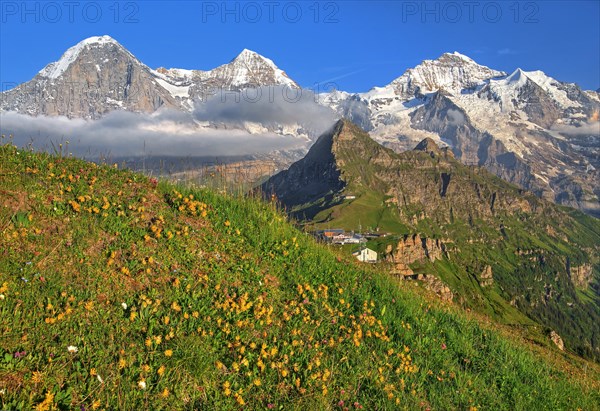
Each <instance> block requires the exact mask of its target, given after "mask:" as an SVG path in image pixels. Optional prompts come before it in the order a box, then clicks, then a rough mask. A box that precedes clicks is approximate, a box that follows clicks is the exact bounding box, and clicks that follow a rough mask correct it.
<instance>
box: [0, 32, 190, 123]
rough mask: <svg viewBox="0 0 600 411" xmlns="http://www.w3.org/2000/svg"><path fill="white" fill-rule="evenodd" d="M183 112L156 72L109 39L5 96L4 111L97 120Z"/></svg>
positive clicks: (82, 47) (94, 40)
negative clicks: (118, 113)
mask: <svg viewBox="0 0 600 411" xmlns="http://www.w3.org/2000/svg"><path fill="white" fill-rule="evenodd" d="M160 107H171V108H179V107H181V105H180V103H178V102H177V101H176V99H175V97H173V96H172V95H171V93H169V91H168V90H166V89H165V88H163V87H161V86H160V85H159V84H157V82H156V79H155V76H154V75H153V73H152V70H151V69H150V68H148V67H147V66H145V65H144V64H142V63H141V62H140V61H139V60H137V59H136V58H135V57H134V56H133V55H132V54H131V53H129V52H128V51H127V50H126V49H125V48H124V47H123V46H121V45H120V44H119V43H117V42H116V41H115V40H114V39H112V38H110V37H108V36H102V37H91V38H89V39H86V40H84V41H82V42H80V43H78V44H77V45H75V46H73V47H71V48H70V49H69V50H67V51H66V52H65V53H64V54H63V56H62V57H61V59H60V60H59V61H57V62H54V63H50V64H49V65H47V66H46V67H45V68H44V69H43V70H41V71H40V72H39V73H38V74H37V75H36V76H35V77H34V78H33V79H32V80H31V81H29V82H27V83H24V84H21V85H19V86H18V87H16V88H14V89H12V90H9V91H6V92H3V93H2V96H1V101H0V109H1V110H2V111H16V112H19V113H23V114H28V115H32V116H37V115H41V114H42V115H49V116H57V115H60V116H66V117H69V118H86V119H97V118H99V117H101V116H102V115H104V114H106V113H108V112H110V111H113V110H120V109H123V110H129V111H135V112H146V113H151V112H153V111H155V110H157V109H158V108H160Z"/></svg>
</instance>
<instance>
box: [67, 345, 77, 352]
mask: <svg viewBox="0 0 600 411" xmlns="http://www.w3.org/2000/svg"><path fill="white" fill-rule="evenodd" d="M67 351H69V352H70V353H76V352H77V351H79V348H77V347H75V346H74V345H69V346H68V347H67Z"/></svg>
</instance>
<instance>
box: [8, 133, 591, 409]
mask: <svg viewBox="0 0 600 411" xmlns="http://www.w3.org/2000/svg"><path fill="white" fill-rule="evenodd" d="M50 164H52V165H53V166H52V167H50ZM0 175H1V176H2V178H1V179H0V197H2V200H3V201H2V206H1V207H0V250H2V252H1V254H0V287H2V289H1V294H2V295H3V298H2V299H1V300H0V330H1V331H2V332H1V333H0V348H1V350H2V352H1V353H0V390H2V391H1V392H2V394H1V395H0V405H1V408H2V409H6V410H15V409H32V407H34V406H35V407H37V408H36V409H80V408H81V406H83V407H85V408H86V409H156V410H159V409H190V410H191V409H241V408H248V409H270V408H274V409H315V410H317V409H318V410H321V409H344V407H347V408H348V409H360V407H363V408H364V409H426V408H430V409H469V408H472V409H510V410H514V409H552V410H554V409H577V408H578V407H579V408H582V409H594V407H596V406H597V404H598V403H599V401H600V395H599V394H598V386H597V384H596V385H594V383H595V382H597V380H598V379H597V378H595V379H594V378H592V376H591V375H590V376H589V377H586V376H584V375H582V374H577V370H578V369H579V367H580V363H578V364H577V365H575V366H565V365H564V364H562V363H561V364H562V365H560V366H552V365H549V364H548V363H547V362H546V361H545V359H544V357H541V356H539V355H535V354H533V353H531V352H530V351H529V350H528V349H526V348H524V347H523V346H521V344H520V343H518V342H513V341H509V340H508V339H506V338H505V337H502V336H501V335H499V334H498V333H497V332H494V331H490V330H489V329H487V328H485V327H481V326H479V325H478V324H477V323H476V322H475V321H473V320H470V319H468V318H467V317H465V316H464V315H461V314H459V313H456V312H455V310H454V309H452V308H446V307H444V306H439V305H436V304H433V305H432V304H430V303H429V302H428V301H427V300H425V299H423V298H422V297H421V296H419V295H416V294H414V293H413V292H411V291H410V290H407V289H405V288H404V287H405V286H402V285H399V284H397V283H396V282H394V281H393V280H392V279H390V278H389V277H387V276H386V275H385V274H381V273H378V272H377V271H375V270H373V269H371V268H368V267H366V268H365V267H362V266H358V265H357V264H355V263H353V262H351V261H347V260H345V259H340V257H339V256H336V255H335V254H332V253H331V252H330V251H329V250H327V249H326V248H324V247H322V246H320V245H318V244H316V243H315V242H314V241H313V240H312V239H311V238H309V237H307V236H306V235H305V234H303V233H301V232H299V231H298V230H296V229H295V228H294V227H293V226H292V225H290V224H289V223H288V222H287V220H286V218H285V216H284V215H283V214H281V212H279V211H278V210H277V209H276V208H275V207H274V206H273V205H269V204H264V203H262V202H261V201H259V200H256V199H253V198H232V197H227V196H223V195H219V194H217V193H215V192H212V191H202V190H195V189H187V188H184V187H178V186H173V185H171V184H168V183H164V182H161V183H159V184H156V183H155V182H154V181H152V180H149V179H148V178H146V177H144V176H141V175H137V174H133V173H131V172H128V171H123V170H117V169H115V168H112V167H108V166H95V165H92V164H89V163H85V162H82V161H79V160H74V159H65V158H60V157H55V156H49V155H46V154H36V153H30V152H27V151H24V150H21V149H17V148H15V147H12V146H8V145H5V146H0ZM180 194H181V197H180ZM190 195H192V196H193V198H192V199H190V197H189V196H190ZM86 196H87V197H86ZM80 197H81V199H83V201H80ZM88 197H89V198H88ZM186 198H187V199H188V201H187V202H185V199H186ZM204 211H205V212H206V214H205V215H203V214H204ZM186 227H187V228H186ZM342 299H343V301H341V300H342ZM157 300H160V302H158V301H157ZM123 303H124V304H126V307H127V308H124V306H122V304H123ZM249 304H252V306H249ZM296 310H297V311H298V312H297V313H296ZM167 318H168V320H167ZM238 337H239V338H238ZM159 339H160V343H159ZM332 342H333V343H332ZM330 344H331V345H330ZM70 345H72V346H75V347H77V349H78V351H77V352H69V351H68V350H67V347H68V346H70ZM545 355H549V356H551V357H552V358H556V359H557V361H559V362H560V361H562V360H560V358H561V357H560V356H559V355H558V354H557V353H556V352H555V351H552V350H549V351H547V352H546V354H545ZM259 360H261V361H262V362H263V363H264V368H263V367H261V365H260V361H259ZM163 367H164V368H163ZM261 368H263V369H262V370H261ZM591 370H594V368H593V367H592V368H591ZM590 372H591V371H590ZM594 372H595V371H594ZM259 380H260V381H259ZM141 381H143V382H144V383H145V389H142V388H141V387H140V382H141ZM296 381H299V383H298V384H297V382H296Z"/></svg>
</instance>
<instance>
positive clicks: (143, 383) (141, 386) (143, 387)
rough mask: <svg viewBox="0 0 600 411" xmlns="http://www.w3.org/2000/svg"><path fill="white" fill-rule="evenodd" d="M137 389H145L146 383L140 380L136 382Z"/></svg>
mask: <svg viewBox="0 0 600 411" xmlns="http://www.w3.org/2000/svg"><path fill="white" fill-rule="evenodd" d="M138 387H140V389H142V390H145V389H146V381H144V380H141V381H139V382H138Z"/></svg>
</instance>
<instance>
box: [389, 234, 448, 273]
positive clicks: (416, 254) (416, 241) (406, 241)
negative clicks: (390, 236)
mask: <svg viewBox="0 0 600 411" xmlns="http://www.w3.org/2000/svg"><path fill="white" fill-rule="evenodd" d="M445 254H446V246H445V244H444V242H443V241H441V240H439V239H437V240H434V239H431V238H424V237H421V236H420V235H419V234H413V235H405V236H404V237H403V238H401V239H400V241H398V243H397V244H396V246H395V247H394V246H392V245H391V244H390V245H388V246H387V248H386V250H385V259H386V261H388V262H390V263H392V264H394V267H395V272H396V273H398V274H401V275H404V276H409V275H413V274H414V273H413V271H412V270H411V269H410V267H409V264H412V263H414V262H416V261H421V262H422V261H425V260H429V261H431V262H433V261H435V260H439V259H441V258H442V257H443V256H444V255H445Z"/></svg>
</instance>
